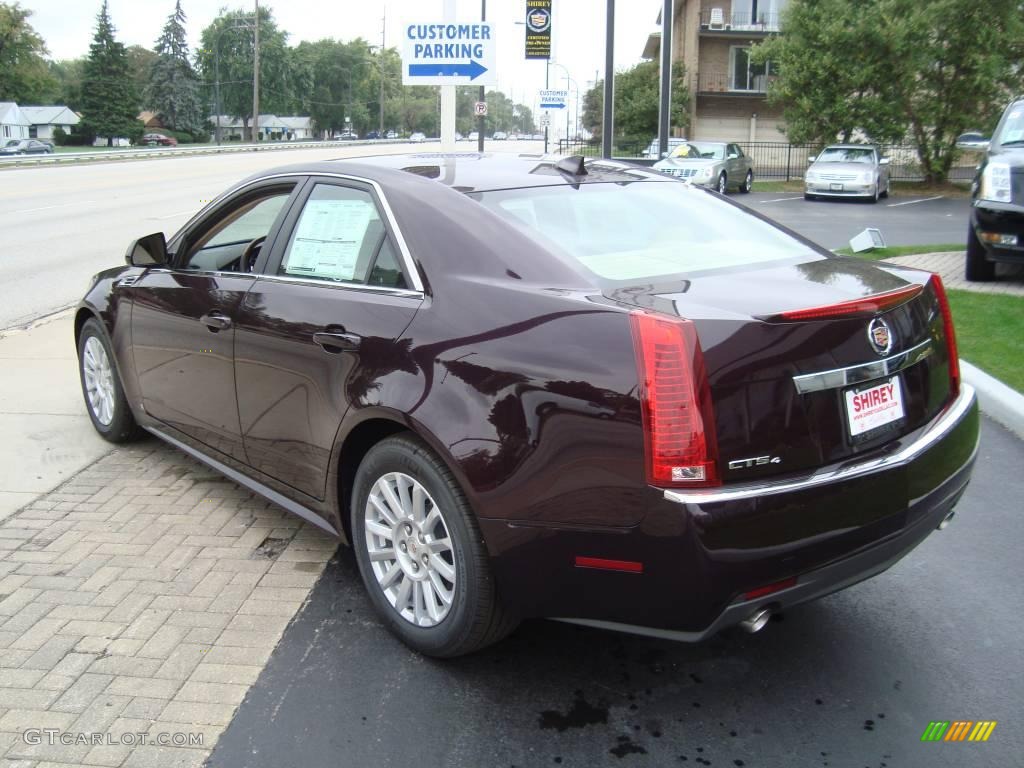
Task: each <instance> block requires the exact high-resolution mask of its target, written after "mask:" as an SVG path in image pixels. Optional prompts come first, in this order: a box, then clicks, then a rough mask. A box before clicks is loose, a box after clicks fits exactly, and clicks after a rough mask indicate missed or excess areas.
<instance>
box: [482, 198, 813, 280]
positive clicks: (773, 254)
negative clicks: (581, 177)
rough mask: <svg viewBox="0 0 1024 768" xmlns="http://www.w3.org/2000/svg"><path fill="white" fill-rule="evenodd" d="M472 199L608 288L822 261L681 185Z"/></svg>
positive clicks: (719, 202)
mask: <svg viewBox="0 0 1024 768" xmlns="http://www.w3.org/2000/svg"><path fill="white" fill-rule="evenodd" d="M473 197H475V198H476V199H478V200H479V201H480V202H481V203H482V204H483V205H484V206H486V207H487V208H489V209H490V210H492V211H494V212H495V213H496V214H498V215H499V216H501V217H502V218H504V219H506V220H507V221H509V222H511V223H512V224H514V225H515V226H517V227H519V228H520V229H522V230H523V231H524V232H526V234H527V235H529V236H530V237H531V238H533V239H534V240H536V241H537V242H539V243H540V244H541V245H542V246H543V247H544V248H546V249H548V250H551V251H554V252H555V253H559V254H563V255H566V256H569V257H571V258H574V259H575V260H577V261H578V262H579V263H580V264H582V265H583V266H585V267H586V268H587V269H589V270H590V271H591V272H593V273H595V274H596V275H598V276H599V277H602V278H605V279H607V280H615V281H620V280H626V281H635V280H647V279H651V278H657V277H669V276H673V275H681V274H687V273H691V272H697V271H703V270H708V269H719V268H726V267H740V266H750V265H755V264H762V263H766V262H773V261H782V260H789V259H794V258H800V259H806V258H808V257H819V258H820V255H819V254H818V253H817V252H816V251H813V250H811V249H810V248H809V247H808V246H806V245H804V244H803V243H801V242H800V241H799V240H796V239H795V238H793V237H791V236H789V235H787V234H786V233H785V232H782V231H781V230H779V229H776V228H775V227H773V226H772V225H770V224H768V223H767V222H764V221H762V220H761V219H758V218H757V217H755V216H753V215H751V214H748V213H745V212H744V211H743V210H742V209H740V208H739V207H737V206H735V205H732V204H730V203H728V202H724V201H722V200H719V199H717V198H716V197H714V196H713V195H711V194H710V193H708V192H705V191H703V190H700V189H695V188H693V187H691V186H689V185H688V184H682V183H679V182H674V181H673V182H661V183H659V182H632V183H627V184H611V183H590V184H581V185H579V186H577V187H573V186H557V187H532V188H527V189H505V190H498V191H494V192H483V193H477V194H475V195H473Z"/></svg>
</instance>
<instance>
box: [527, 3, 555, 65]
mask: <svg viewBox="0 0 1024 768" xmlns="http://www.w3.org/2000/svg"><path fill="white" fill-rule="evenodd" d="M526 58H528V59H550V58H551V0H526Z"/></svg>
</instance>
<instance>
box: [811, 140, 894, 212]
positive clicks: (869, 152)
mask: <svg viewBox="0 0 1024 768" xmlns="http://www.w3.org/2000/svg"><path fill="white" fill-rule="evenodd" d="M891 183H892V182H891V180H890V178H889V158H888V157H882V153H881V152H880V151H879V150H878V147H872V146H867V145H865V144H834V145H832V146H831V147H825V149H823V150H822V152H821V154H820V155H818V156H817V157H812V158H811V167H810V168H808V169H807V173H806V175H805V176H804V198H805V199H807V200H814V199H815V198H818V197H865V198H868V199H869V200H871V202H873V203H877V202H878V198H880V197H888V196H889V189H890V186H891Z"/></svg>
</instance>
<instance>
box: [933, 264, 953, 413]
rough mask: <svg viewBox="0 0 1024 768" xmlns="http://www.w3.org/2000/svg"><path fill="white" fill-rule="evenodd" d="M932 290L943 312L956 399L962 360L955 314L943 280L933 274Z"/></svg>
mask: <svg viewBox="0 0 1024 768" xmlns="http://www.w3.org/2000/svg"><path fill="white" fill-rule="evenodd" d="M930 282H931V285H932V290H933V291H934V292H935V298H936V299H937V300H938V302H939V310H940V311H941V312H942V332H943V335H944V336H945V337H946V350H947V352H948V353H949V392H950V395H952V396H953V397H956V396H957V395H959V394H960V358H959V356H958V353H957V349H956V330H955V329H954V328H953V313H952V312H951V311H950V309H949V299H947V298H946V288H945V286H943V284H942V278H941V277H939V276H938V275H935V274H933V275H932V276H931V280H930Z"/></svg>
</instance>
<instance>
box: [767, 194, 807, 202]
mask: <svg viewBox="0 0 1024 768" xmlns="http://www.w3.org/2000/svg"><path fill="white" fill-rule="evenodd" d="M803 199H804V197H803V195H800V197H779V198H776V199H775V200H762V201H761V202H762V203H781V202H782V201H783V200H803Z"/></svg>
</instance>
